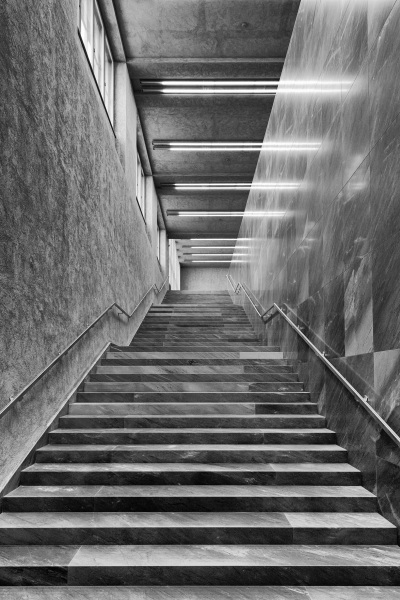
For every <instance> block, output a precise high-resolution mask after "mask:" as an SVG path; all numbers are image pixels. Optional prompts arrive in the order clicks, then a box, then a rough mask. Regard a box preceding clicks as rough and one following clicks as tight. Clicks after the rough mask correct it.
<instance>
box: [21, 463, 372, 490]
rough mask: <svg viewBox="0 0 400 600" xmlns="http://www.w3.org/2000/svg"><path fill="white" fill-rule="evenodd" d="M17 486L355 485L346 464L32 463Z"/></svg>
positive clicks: (358, 477)
mask: <svg viewBox="0 0 400 600" xmlns="http://www.w3.org/2000/svg"><path fill="white" fill-rule="evenodd" d="M21 484H22V485H45V486H47V485H63V486H65V485H75V486H77V485H78V486H80V485H116V486H118V485H178V486H179V485H239V486H244V485H264V486H265V485H281V486H282V485H283V486H285V485H300V486H307V485H312V486H317V485H325V486H348V485H350V486H357V485H360V484H361V473H360V472H359V471H358V470H357V469H355V468H354V467H352V466H351V465H349V464H348V463H241V464H237V463H215V464H201V463H137V464H134V463H35V464H33V465H31V466H29V467H27V468H26V469H24V470H23V471H22V473H21Z"/></svg>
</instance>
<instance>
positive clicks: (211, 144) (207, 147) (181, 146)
mask: <svg viewBox="0 0 400 600" xmlns="http://www.w3.org/2000/svg"><path fill="white" fill-rule="evenodd" d="M152 144H153V150H170V151H171V152H260V151H263V152H264V151H265V152H315V151H316V150H318V149H319V148H320V146H321V143H320V142H292V141H290V142H257V141H256V142H246V141H243V142H242V141H236V142H232V141H218V142H216V141H212V140H210V141H202V142H198V141H185V142H181V141H175V140H153V141H152Z"/></svg>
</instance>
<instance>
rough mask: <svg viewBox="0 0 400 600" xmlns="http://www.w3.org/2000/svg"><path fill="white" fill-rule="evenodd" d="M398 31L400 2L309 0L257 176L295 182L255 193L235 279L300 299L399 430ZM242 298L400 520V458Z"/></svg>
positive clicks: (325, 343)
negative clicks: (295, 360) (295, 362)
mask: <svg viewBox="0 0 400 600" xmlns="http://www.w3.org/2000/svg"><path fill="white" fill-rule="evenodd" d="M399 32H400V0H302V3H301V6H300V11H299V14H298V18H297V21H296V25H295V28H294V31H293V37H292V40H291V44H290V48H289V52H288V55H287V58H286V63H285V67H284V71H283V76H282V80H281V83H280V86H279V92H278V94H277V96H276V99H275V102H274V106H273V111H272V114H271V118H270V121H269V125H268V129H267V131H266V135H265V140H264V141H265V144H267V145H268V144H270V145H271V147H270V148H268V147H267V146H266V147H264V149H263V150H262V152H261V154H260V157H259V161H258V165H257V168H256V172H255V177H254V183H256V184H258V185H259V186H262V185H265V184H266V183H270V184H271V183H272V184H274V183H279V184H281V185H282V184H285V183H290V184H294V186H292V189H280V190H276V189H275V190H274V189H270V190H267V189H256V188H253V189H252V191H251V193H250V195H249V199H248V203H247V208H246V215H245V217H244V218H243V222H242V226H241V230H240V234H239V237H240V238H242V239H243V238H245V239H246V240H247V244H248V250H247V252H248V257H246V259H245V260H244V261H243V262H240V263H239V262H237V263H232V266H231V269H230V274H231V275H232V277H233V278H234V280H235V281H244V282H246V283H247V285H248V286H249V288H250V289H251V290H252V291H253V293H254V294H255V296H256V297H257V298H259V299H260V301H261V303H262V304H263V305H264V306H265V307H266V308H267V307H269V306H270V305H271V304H272V303H273V302H276V303H278V304H281V305H282V304H284V303H285V304H287V305H288V307H289V309H290V311H291V312H290V314H291V315H292V318H293V319H295V320H296V321H297V322H298V323H299V324H300V326H301V327H303V330H304V331H305V333H307V334H308V335H309V336H310V337H311V339H312V341H313V342H314V343H315V344H316V346H317V347H318V348H319V349H321V350H323V351H324V352H326V354H327V355H328V357H330V359H331V360H332V362H333V363H334V364H335V365H336V366H337V367H338V368H340V369H341V370H342V371H343V373H345V374H346V376H347V377H348V378H349V379H350V380H351V382H352V383H353V384H354V385H355V386H356V387H357V389H358V390H359V391H360V392H361V393H363V394H367V395H368V396H369V399H370V402H371V404H372V405H373V406H374V408H375V409H376V410H377V411H378V413H379V414H380V415H381V416H382V417H384V418H385V419H386V420H387V421H388V422H389V424H390V425H391V426H392V427H393V428H394V429H395V430H396V431H397V432H398V433H399V434H400V277H399V275H400V77H399V67H400V35H399ZM274 144H275V146H274ZM277 144H281V145H280V146H277ZM242 244H243V241H242V242H241V245H242ZM241 252H243V250H241ZM238 260H239V259H238ZM242 301H243V302H244V304H245V306H246V310H247V311H248V314H249V315H251V318H252V319H253V320H254V324H255V325H256V327H258V328H259V330H260V332H261V333H263V335H264V336H266V337H268V338H269V339H271V340H274V341H275V340H276V339H278V341H279V342H280V343H281V344H282V346H283V349H284V350H285V352H286V353H287V355H288V356H295V357H299V358H300V360H301V361H302V364H301V370H302V375H303V378H304V381H305V382H306V385H307V389H309V390H310V391H311V393H312V395H313V398H314V399H315V400H316V401H317V402H318V403H319V406H320V409H321V412H323V413H325V414H326V415H327V417H328V424H329V426H330V427H332V428H333V429H335V430H336V431H337V432H338V439H339V443H340V444H342V445H344V446H345V447H346V448H348V450H349V456H350V461H351V462H352V463H353V464H354V465H355V466H357V467H359V468H360V469H361V470H362V472H363V474H364V483H365V485H366V486H367V487H368V488H369V489H370V490H372V491H375V492H376V493H377V494H378V498H379V503H380V508H381V510H382V512H383V513H384V514H385V515H386V516H387V517H388V518H389V519H391V520H392V521H393V522H395V523H397V524H400V487H399V482H400V451H399V450H397V449H396V448H395V447H394V444H393V443H392V442H391V441H390V440H389V439H388V438H387V437H386V436H385V434H382V432H381V431H380V429H379V428H378V427H377V426H376V425H375V424H374V422H372V421H371V419H370V418H369V417H368V416H367V415H366V413H365V410H364V409H363V408H362V407H360V406H358V405H357V404H356V403H355V401H354V399H353V398H352V397H351V396H349V394H348V393H347V392H346V391H345V390H344V389H343V388H342V386H341V385H340V384H339V383H338V381H337V380H336V379H335V378H334V377H333V376H332V375H331V374H330V373H329V372H326V370H325V369H324V367H322V363H321V362H320V361H319V360H318V359H317V358H316V357H315V355H309V354H308V352H307V350H306V349H305V348H304V347H302V344H303V342H300V341H299V340H298V339H296V338H298V336H297V335H296V334H295V333H293V332H292V331H291V330H290V331H288V327H287V326H284V327H283V326H282V323H279V317H278V318H275V319H274V320H273V321H272V322H271V323H270V324H269V325H268V326H267V327H266V328H264V326H261V325H260V324H259V321H257V320H256V318H255V315H254V311H253V310H252V309H251V307H250V305H249V304H248V303H247V304H246V302H245V301H244V300H243V299H242ZM289 329H290V328H289Z"/></svg>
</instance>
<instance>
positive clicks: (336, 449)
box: [36, 443, 347, 463]
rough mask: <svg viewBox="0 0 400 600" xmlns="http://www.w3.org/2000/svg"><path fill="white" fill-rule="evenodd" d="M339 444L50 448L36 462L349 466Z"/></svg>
mask: <svg viewBox="0 0 400 600" xmlns="http://www.w3.org/2000/svg"><path fill="white" fill-rule="evenodd" d="M346 460H347V451H346V450H345V449H344V448H341V447H340V446H337V445H336V444H314V443H313V444H306V443H297V444H288V443H286V444H266V443H265V444H250V443H248V444H206V443H201V444H184V443H182V444H165V443H161V444H144V443H143V444H100V443H99V444H80V443H79V444H57V445H54V444H53V445H52V444H48V445H47V446H43V447H41V448H39V449H38V450H37V451H36V462H44V463H48V462H71V463H73V462H77V463H82V462H91V463H94V462H101V463H105V462H124V463H145V462H151V463H152V462H160V463H163V462H168V463H169V462H189V463H190V462H194V463H196V462H197V463H198V462H201V463H204V462H206V463H207V462H210V463H225V462H228V463H241V462H245V463H248V462H272V463H275V462H276V463H299V462H328V463H331V462H346Z"/></svg>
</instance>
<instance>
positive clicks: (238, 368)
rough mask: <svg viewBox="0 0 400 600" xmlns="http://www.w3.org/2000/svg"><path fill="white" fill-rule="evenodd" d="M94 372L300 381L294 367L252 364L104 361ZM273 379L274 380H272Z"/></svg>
mask: <svg viewBox="0 0 400 600" xmlns="http://www.w3.org/2000/svg"><path fill="white" fill-rule="evenodd" d="M93 372H95V373H110V374H111V373H118V374H123V373H135V374H136V373H137V374H141V373H151V374H169V373H172V374H176V373H185V374H190V375H192V376H193V375H194V376H197V375H204V374H223V375H227V374H229V375H240V374H245V373H246V374H247V373H252V374H254V373H265V374H268V375H271V376H273V377H275V376H279V377H286V381H298V374H297V373H294V372H293V368H292V367H288V366H281V367H280V366H274V365H271V366H266V367H264V366H260V367H258V366H251V365H246V364H244V365H216V366H209V365H149V366H145V365H143V366H136V365H117V366H112V365H109V364H108V362H107V361H104V360H103V362H102V364H101V365H98V366H96V367H94V369H93ZM271 381H273V380H271Z"/></svg>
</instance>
